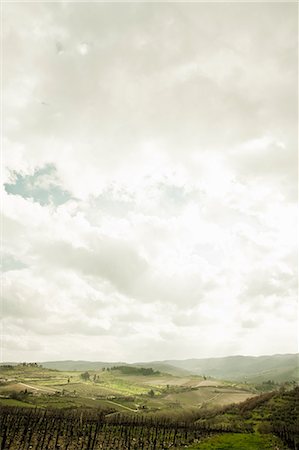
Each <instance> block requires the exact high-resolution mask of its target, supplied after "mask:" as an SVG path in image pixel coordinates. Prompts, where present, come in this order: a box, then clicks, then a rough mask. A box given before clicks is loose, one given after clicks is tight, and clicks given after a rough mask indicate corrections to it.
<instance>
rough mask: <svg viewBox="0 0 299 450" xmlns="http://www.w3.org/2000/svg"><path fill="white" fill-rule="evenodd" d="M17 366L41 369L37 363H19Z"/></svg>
mask: <svg viewBox="0 0 299 450" xmlns="http://www.w3.org/2000/svg"><path fill="white" fill-rule="evenodd" d="M18 366H19V367H20V366H21V367H43V366H42V365H41V364H38V363H36V362H30V363H27V362H22V363H20V364H18Z"/></svg>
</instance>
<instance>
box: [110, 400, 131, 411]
mask: <svg viewBox="0 0 299 450" xmlns="http://www.w3.org/2000/svg"><path fill="white" fill-rule="evenodd" d="M105 401H106V402H108V403H112V405H117V406H120V407H121V408H124V409H127V410H128V411H132V412H137V411H138V410H137V409H132V408H129V407H128V406H124V405H121V404H120V403H116V402H113V401H112V400H105Z"/></svg>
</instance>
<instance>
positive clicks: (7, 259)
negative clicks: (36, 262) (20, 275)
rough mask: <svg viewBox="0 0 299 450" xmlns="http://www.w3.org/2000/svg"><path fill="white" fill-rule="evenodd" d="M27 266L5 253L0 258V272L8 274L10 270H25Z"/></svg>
mask: <svg viewBox="0 0 299 450" xmlns="http://www.w3.org/2000/svg"><path fill="white" fill-rule="evenodd" d="M26 267H27V266H26V264H24V263H23V262H22V261H19V260H18V259H16V258H15V257H14V256H13V255H11V254H9V253H5V254H4V255H3V256H2V261H1V271H2V272H9V271H10V270H20V269H25V268H26Z"/></svg>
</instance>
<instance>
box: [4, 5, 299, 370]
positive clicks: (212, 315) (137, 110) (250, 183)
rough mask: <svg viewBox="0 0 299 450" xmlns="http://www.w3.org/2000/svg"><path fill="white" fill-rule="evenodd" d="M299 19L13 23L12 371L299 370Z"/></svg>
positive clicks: (23, 14)
mask: <svg viewBox="0 0 299 450" xmlns="http://www.w3.org/2000/svg"><path fill="white" fill-rule="evenodd" d="M297 8H298V6H297V4H296V3H287V2H281V3H150V2H149V3H87V2H86V3H63V2H60V3H22V2H20V3H5V4H3V26H4V28H3V38H4V41H3V63H4V69H3V91H4V94H3V103H2V110H3V124H2V126H3V132H2V143H3V154H2V172H3V184H2V187H1V200H2V212H3V229H2V270H3V278H2V301H1V311H2V343H1V359H2V361H49V360H63V359H80V360H95V361H96V360H98V361H127V362H134V361H150V360H165V359H174V358H177V359H185V358H203V357H218V356H226V355H236V354H243V355H262V354H275V353H295V352H297V351H298V336H297V333H298V308H297V232H296V230H297V142H298V135H297V120H298V117H297V101H298V92H297V77H298V65H297V59H298V58H297V55H298V49H297V31H298V30H297V27H298V25H297Z"/></svg>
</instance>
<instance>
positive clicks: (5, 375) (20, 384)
mask: <svg viewBox="0 0 299 450" xmlns="http://www.w3.org/2000/svg"><path fill="white" fill-rule="evenodd" d="M134 370H135V371H136V372H137V374H136V373H134V372H133V373H132V374H130V373H129V374H127V373H123V371H122V370H98V371H96V370H92V371H89V372H88V374H89V379H85V380H84V379H83V378H82V373H84V372H79V371H58V370H51V369H45V368H43V367H39V366H30V365H24V366H23V365H18V366H14V367H7V368H5V367H3V366H2V367H1V366H0V405H7V404H9V403H11V402H12V401H15V402H18V405H23V406H36V407H40V408H47V407H55V408H76V407H82V406H85V407H88V408H99V407H107V406H109V407H110V408H114V409H115V410H116V411H126V412H128V411H130V412H134V413H138V412H142V413H145V412H157V411H166V412H168V413H169V412H176V411H182V410H185V409H192V408H206V407H212V406H216V405H226V404H229V403H238V402H241V401H244V400H246V399H247V398H249V397H252V396H254V395H256V391H255V389H254V388H253V387H250V386H246V385H242V384H239V385H237V384H234V385H231V384H230V383H227V382H223V381H221V380H215V379H210V380H207V379H204V378H203V377H200V376H189V377H186V376H182V377H179V376H173V375H170V374H164V373H160V372H155V373H150V374H149V375H144V374H143V373H142V372H141V374H138V369H137V370H136V369H134ZM142 370H144V369H142Z"/></svg>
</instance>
